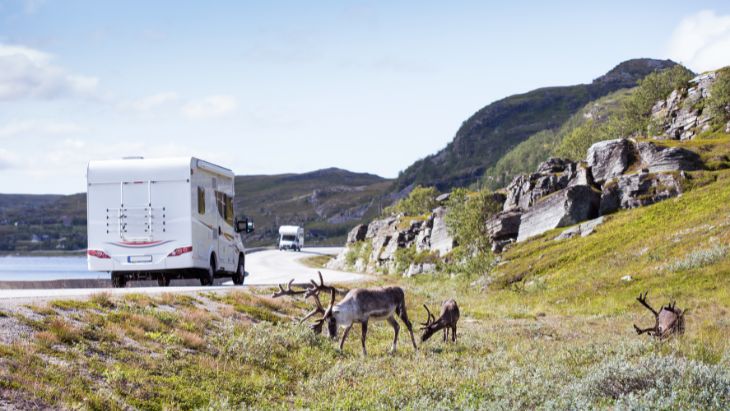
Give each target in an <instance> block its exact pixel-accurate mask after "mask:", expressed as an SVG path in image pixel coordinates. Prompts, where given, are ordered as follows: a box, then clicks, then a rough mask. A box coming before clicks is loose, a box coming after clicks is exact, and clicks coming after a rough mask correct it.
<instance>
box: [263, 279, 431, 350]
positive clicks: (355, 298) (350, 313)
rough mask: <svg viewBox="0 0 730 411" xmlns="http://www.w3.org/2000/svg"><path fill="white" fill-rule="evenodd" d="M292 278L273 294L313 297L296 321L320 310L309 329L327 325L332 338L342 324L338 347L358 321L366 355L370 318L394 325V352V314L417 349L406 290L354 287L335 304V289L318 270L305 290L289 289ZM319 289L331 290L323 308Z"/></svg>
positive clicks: (318, 329)
mask: <svg viewBox="0 0 730 411" xmlns="http://www.w3.org/2000/svg"><path fill="white" fill-rule="evenodd" d="M293 281H294V280H292V281H290V282H289V286H288V288H287V289H285V288H284V287H283V286H282V285H279V289H280V291H279V292H276V293H274V294H273V295H272V297H274V298H276V297H280V296H282V295H297V294H304V296H305V298H308V297H312V298H314V301H315V304H316V307H315V308H314V310H312V311H311V312H310V313H309V314H307V315H306V316H305V317H304V318H302V319H301V320H300V321H299V322H300V323H301V322H303V321H304V320H306V319H308V318H310V317H312V316H313V315H315V314H317V313H321V314H322V318H320V319H319V320H317V321H316V322H315V323H314V324H312V325H311V326H310V328H312V330H314V332H315V333H317V334H319V333H321V332H322V327H323V326H324V325H325V324H326V325H327V331H328V333H329V336H330V338H333V339H334V338H336V337H337V330H338V328H340V327H344V328H345V331H344V333H343V334H342V338H341V339H340V350H342V347H343V346H344V344H345V339H346V338H347V335H348V334H349V333H350V329H352V325H353V324H354V323H360V325H361V327H362V353H363V355H367V348H366V346H365V341H366V339H367V332H368V323H369V321H370V320H373V321H383V320H385V321H387V322H388V324H390V325H391V326H392V327H393V331H394V332H395V336H394V337H393V346H392V348H391V352H395V351H396V350H397V348H398V332H399V331H400V326H399V325H398V321H396V319H395V316H396V315H397V316H398V317H400V319H401V321H403V323H404V324H405V325H406V328H407V329H408V332H409V333H410V336H411V342H412V343H413V349H414V350H417V349H418V347H417V346H416V339H415V337H414V336H413V327H412V325H411V322H410V321H409V320H408V314H407V312H406V300H405V292H403V289H402V288H400V287H377V288H355V289H352V290H350V291H348V292H347V294H346V295H345V297H344V298H343V299H342V301H340V302H339V303H337V304H335V295H336V294H337V292H338V290H336V289H335V288H334V287H331V286H328V285H325V284H324V280H323V279H322V273H319V284H317V283H316V282H315V281H314V280H312V281H311V285H310V286H309V287H307V288H306V289H305V290H300V291H296V290H292V289H291V285H292V282H293ZM321 291H329V293H330V304H329V307H328V308H327V309H326V310H325V309H324V308H323V307H322V303H321V301H320V299H319V293H320V292H321Z"/></svg>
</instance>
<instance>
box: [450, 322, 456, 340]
mask: <svg viewBox="0 0 730 411" xmlns="http://www.w3.org/2000/svg"><path fill="white" fill-rule="evenodd" d="M451 341H452V342H456V326H455V325H454V326H453V327H452V328H451Z"/></svg>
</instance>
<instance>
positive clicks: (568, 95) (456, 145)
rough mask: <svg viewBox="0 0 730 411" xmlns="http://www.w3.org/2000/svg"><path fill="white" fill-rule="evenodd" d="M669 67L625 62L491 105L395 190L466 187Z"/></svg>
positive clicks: (413, 168) (656, 62) (653, 62)
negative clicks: (590, 107)
mask: <svg viewBox="0 0 730 411" xmlns="http://www.w3.org/2000/svg"><path fill="white" fill-rule="evenodd" d="M674 65H676V63H674V62H673V61H671V60H654V59H634V60H628V61H625V62H623V63H621V64H619V65H617V66H616V67H614V68H613V69H612V70H610V71H609V72H608V73H606V74H605V75H603V76H601V77H598V78H597V79H595V80H593V82H591V83H590V84H579V85H574V86H565V87H548V88H540V89H537V90H533V91H530V92H527V93H524V94H517V95H513V96H510V97H507V98H504V99H502V100H498V101H496V102H494V103H491V104H489V105H487V106H486V107H484V108H482V109H481V110H479V111H477V112H476V113H475V114H474V115H472V116H471V117H470V118H469V119H467V120H466V121H465V122H464V123H463V124H462V125H461V127H460V128H459V130H458V131H457V132H456V136H455V137H454V139H453V141H451V142H450V143H449V144H448V145H447V146H446V147H445V148H444V149H442V150H441V151H439V152H438V153H436V154H433V155H430V156H428V157H426V158H424V159H421V160H418V161H417V162H415V163H414V164H413V165H411V166H410V167H408V168H406V169H405V170H404V171H403V172H402V173H401V174H400V175H399V176H398V179H397V181H396V188H397V189H403V188H406V187H408V186H412V185H419V184H420V185H424V186H435V187H436V188H438V189H439V190H440V191H448V190H449V189H451V188H452V187H463V186H469V185H471V184H473V183H475V182H477V181H479V180H481V179H482V176H483V175H484V173H485V171H486V170H487V169H488V168H490V167H492V166H494V165H495V164H496V163H497V162H498V161H499V160H500V159H501V158H502V156H504V155H505V154H506V153H507V152H509V151H510V150H511V149H512V148H513V147H515V146H517V145H518V144H519V143H521V142H523V141H525V140H526V139H528V138H529V137H530V136H532V135H535V134H536V133H538V132H540V131H544V130H556V129H558V128H560V127H561V125H562V124H563V123H565V122H566V121H567V120H568V119H570V118H571V116H573V115H574V114H575V113H576V112H578V110H580V109H581V108H583V107H584V106H585V105H586V104H587V103H589V102H591V101H593V100H596V99H599V98H600V97H603V96H605V95H608V94H610V93H612V92H615V91H617V90H620V89H623V88H630V87H634V86H635V85H636V83H637V81H638V80H640V79H642V78H644V77H645V76H646V75H648V74H649V73H651V72H653V71H656V70H662V69H665V68H669V67H672V66H674Z"/></svg>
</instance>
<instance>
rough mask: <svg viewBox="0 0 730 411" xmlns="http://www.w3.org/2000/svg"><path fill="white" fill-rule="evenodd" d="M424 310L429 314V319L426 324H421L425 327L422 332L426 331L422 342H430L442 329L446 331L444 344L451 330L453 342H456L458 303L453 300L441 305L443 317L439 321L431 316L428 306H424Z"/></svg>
mask: <svg viewBox="0 0 730 411" xmlns="http://www.w3.org/2000/svg"><path fill="white" fill-rule="evenodd" d="M423 308H425V309H426V313H428V319H427V320H426V322H425V323H421V325H423V327H421V330H423V331H424V333H423V335H422V336H421V342H424V341H426V340H428V339H429V338H431V336H432V335H434V334H435V333H436V332H437V331H438V330H441V329H443V330H444V342H446V340H447V339H448V338H449V328H450V329H451V341H453V342H456V323H457V322H458V321H459V306H458V305H457V304H456V301H454V300H453V299H451V300H446V301H444V303H443V304H441V315H440V316H439V319H438V320H437V319H436V317H434V315H433V314H431V311H430V310H429V309H428V307H427V306H426V304H423Z"/></svg>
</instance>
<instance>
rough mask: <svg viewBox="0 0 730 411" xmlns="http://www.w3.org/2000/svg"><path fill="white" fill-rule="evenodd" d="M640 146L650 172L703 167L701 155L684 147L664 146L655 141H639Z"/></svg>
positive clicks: (645, 166)
mask: <svg viewBox="0 0 730 411" xmlns="http://www.w3.org/2000/svg"><path fill="white" fill-rule="evenodd" d="M638 146H639V156H640V157H641V162H642V164H643V167H644V168H646V169H648V170H649V172H650V173H659V172H666V171H692V170H699V169H701V168H702V160H701V159H700V156H699V155H697V154H696V153H694V152H692V151H689V150H686V149H684V148H680V147H664V146H658V145H656V144H654V143H639V144H638Z"/></svg>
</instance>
